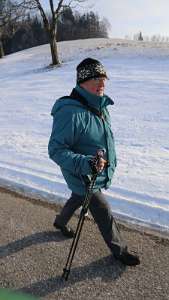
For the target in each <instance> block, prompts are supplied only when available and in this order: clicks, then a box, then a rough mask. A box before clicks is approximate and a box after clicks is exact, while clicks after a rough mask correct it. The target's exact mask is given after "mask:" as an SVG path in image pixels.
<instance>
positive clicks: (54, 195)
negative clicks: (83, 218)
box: [0, 39, 169, 232]
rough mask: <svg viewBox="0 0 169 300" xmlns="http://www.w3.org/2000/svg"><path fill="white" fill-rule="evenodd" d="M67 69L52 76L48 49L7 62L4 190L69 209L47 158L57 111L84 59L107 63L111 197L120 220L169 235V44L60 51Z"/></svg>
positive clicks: (1, 151)
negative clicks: (114, 160)
mask: <svg viewBox="0 0 169 300" xmlns="http://www.w3.org/2000/svg"><path fill="white" fill-rule="evenodd" d="M59 52H60V58H61V60H62V62H63V63H62V65H61V67H58V68H54V69H51V68H47V66H48V65H49V63H50V60H51V58H50V50H49V45H44V46H40V47H35V48H32V49H28V50H25V51H22V52H18V53H15V54H12V55H9V56H6V57H5V58H3V59H1V60H0V137H1V138H0V185H1V186H5V187H9V188H11V189H14V190H17V191H20V192H24V193H25V194H28V195H33V196H36V197H38V196H41V197H43V198H44V199H47V200H48V201H64V200H65V199H66V198H67V197H68V196H69V195H70V191H69V190H68V188H67V186H66V184H65V181H64V179H63V177H62V175H61V172H60V170H59V168H58V166H57V165H55V164H54V163H53V162H52V161H50V160H49V158H48V153H47V145H48V140H49V136H50V132H51V126H52V118H51V116H50V111H51V108H52V105H53V104H54V102H55V99H56V98H58V97H60V96H63V95H67V94H69V93H70V91H71V89H72V87H73V86H74V85H75V79H76V73H75V68H76V65H77V64H78V63H79V62H80V61H81V60H82V59H83V58H85V57H93V58H97V59H99V60H101V61H102V63H103V64H104V65H105V67H106V69H107V72H108V74H109V78H110V80H109V81H107V89H106V93H107V94H108V95H109V96H111V97H112V98H113V99H114V101H115V105H114V106H113V107H112V108H111V109H110V113H111V118H112V128H113V131H114V134H115V139H116V150H117V155H118V167H117V169H116V173H115V176H114V179H113V182H112V185H111V187H110V189H109V190H108V191H105V194H106V196H107V198H108V199H109V202H110V204H111V207H112V210H113V212H114V213H115V215H118V216H120V217H121V218H125V219H128V220H130V221H131V222H136V223H141V224H146V225H147V226H152V227H155V228H160V230H164V231H168V232H169V44H152V43H144V42H131V41H127V40H113V39H90V40H80V41H69V42H61V43H59Z"/></svg>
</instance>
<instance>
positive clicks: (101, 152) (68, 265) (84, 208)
mask: <svg viewBox="0 0 169 300" xmlns="http://www.w3.org/2000/svg"><path fill="white" fill-rule="evenodd" d="M103 155H104V150H98V151H97V153H96V157H95V161H94V164H95V166H96V165H97V164H98V162H99V160H100V158H103ZM97 175H98V172H97V171H95V172H93V174H92V178H91V180H90V182H89V184H88V187H87V191H86V195H85V199H84V203H83V206H82V210H81V213H80V217H79V221H78V224H77V227H76V231H75V236H74V238H73V241H72V245H71V247H70V251H69V255H68V258H67V262H66V265H65V267H64V269H63V274H62V278H64V279H65V280H68V277H69V274H70V268H71V265H72V261H73V258H74V255H75V251H76V248H77V244H78V241H79V238H80V234H81V231H82V227H83V223H84V220H85V215H86V213H87V211H88V208H89V204H90V195H91V193H92V191H93V187H94V184H95V181H96V178H97Z"/></svg>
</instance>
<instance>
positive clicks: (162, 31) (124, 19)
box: [41, 0, 169, 38]
mask: <svg viewBox="0 0 169 300" xmlns="http://www.w3.org/2000/svg"><path fill="white" fill-rule="evenodd" d="M41 2H43V3H45V4H46V3H47V2H48V1H47V0H46V1H44V0H43V1H41ZM54 2H55V3H57V2H58V1H57V0H54ZM65 2H66V0H65ZM81 6H82V5H81ZM77 8H78V7H77ZM86 10H93V11H95V12H97V13H98V14H99V16H100V17H101V18H102V17H106V18H107V19H108V21H109V23H110V25H111V30H110V32H109V36H110V37H114V38H124V37H126V36H129V37H131V38H132V37H133V35H134V34H137V33H138V32H140V31H141V32H142V34H143V35H144V36H149V37H151V36H153V35H161V36H169V17H168V11H169V0H118V1H117V0H97V1H94V0H88V1H86V3H85V8H83V9H82V11H83V12H84V11H86Z"/></svg>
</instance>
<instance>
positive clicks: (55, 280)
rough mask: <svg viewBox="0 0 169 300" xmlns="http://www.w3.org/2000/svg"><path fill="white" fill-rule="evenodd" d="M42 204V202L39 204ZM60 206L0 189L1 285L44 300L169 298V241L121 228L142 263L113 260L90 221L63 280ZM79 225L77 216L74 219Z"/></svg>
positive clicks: (66, 244)
mask: <svg viewBox="0 0 169 300" xmlns="http://www.w3.org/2000/svg"><path fill="white" fill-rule="evenodd" d="M37 203H38V204H37ZM57 209H58V208H57V207H55V208H54V207H51V206H49V205H45V206H44V205H41V204H40V203H39V202H36V204H35V203H33V202H32V201H30V200H29V199H27V200H25V199H24V198H22V197H20V196H17V195H15V194H13V193H8V192H6V191H4V190H3V189H0V287H4V288H10V289H12V290H15V291H22V292H24V293H28V294H32V295H34V296H35V297H37V299H38V298H40V299H46V300H47V299H49V300H53V299H59V300H69V299H72V300H76V299H78V300H79V299H80V300H81V299H85V300H87V299H91V300H94V299H97V300H105V299H111V300H112V299H113V300H123V299H125V300H132V299H133V300H141V299H142V300H143V299H144V300H145V299H146V300H151V299H153V300H155V299H157V300H166V299H169V240H167V239H164V238H162V237H159V236H153V235H150V234H147V233H146V232H144V231H143V230H142V232H138V231H136V230H132V229H129V228H127V227H124V226H121V232H122V235H123V237H124V238H125V239H126V240H127V241H128V246H129V249H130V250H133V251H137V252H138V253H139V256H140V258H141V264H140V265H139V266H137V267H127V268H125V267H123V266H122V265H121V264H120V263H118V262H115V261H113V260H112V257H111V255H110V253H109V250H108V249H107V247H106V246H105V244H104V241H103V240H102V237H101V236H100V233H99V231H98V229H97V226H96V224H95V223H94V222H93V221H91V220H87V221H85V224H84V228H83V232H82V236H81V239H80V242H79V245H78V249H77V252H76V255H75V259H74V261H73V266H72V270H71V273H70V277H69V280H68V281H67V282H65V281H62V280H61V274H62V269H63V267H64V265H65V262H66V259H67V255H68V252H69V247H70V243H71V241H70V240H66V239H64V238H63V237H62V236H61V234H60V233H59V232H56V231H55V230H54V229H53V226H52V222H53V219H54V216H55V210H57ZM71 223H72V226H74V227H75V226H76V223H77V217H74V218H73V219H72V221H71Z"/></svg>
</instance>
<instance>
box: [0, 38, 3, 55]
mask: <svg viewBox="0 0 169 300" xmlns="http://www.w3.org/2000/svg"><path fill="white" fill-rule="evenodd" d="M3 56H4V49H3V44H2V41H1V40H0V58H2V57H3Z"/></svg>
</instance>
